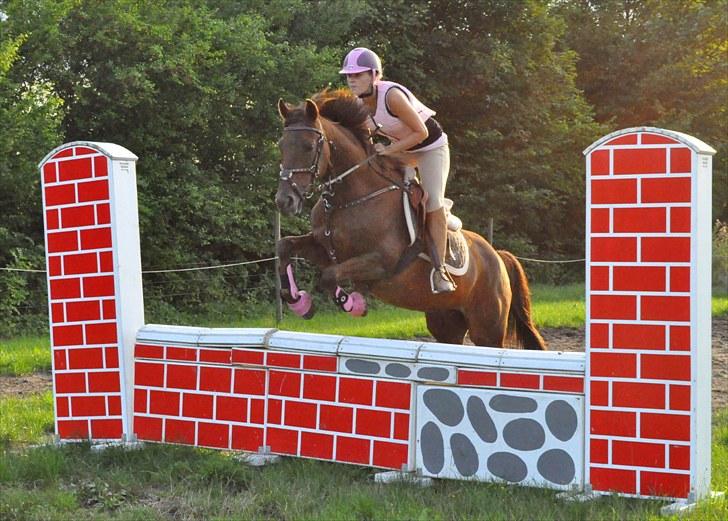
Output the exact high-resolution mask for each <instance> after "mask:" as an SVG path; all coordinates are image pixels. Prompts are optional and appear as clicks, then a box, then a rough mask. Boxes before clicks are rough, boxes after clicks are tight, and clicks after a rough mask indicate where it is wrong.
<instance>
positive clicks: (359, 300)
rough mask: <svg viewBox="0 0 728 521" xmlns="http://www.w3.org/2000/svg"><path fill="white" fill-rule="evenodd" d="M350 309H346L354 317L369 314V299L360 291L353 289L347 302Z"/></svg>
mask: <svg viewBox="0 0 728 521" xmlns="http://www.w3.org/2000/svg"><path fill="white" fill-rule="evenodd" d="M347 304H348V306H347V307H349V309H347V310H346V311H347V312H348V313H349V314H350V315H351V316H352V317H364V316H366V314H367V299H366V298H364V295H362V294H361V293H359V292H358V291H352V292H351V295H349V298H348V302H347Z"/></svg>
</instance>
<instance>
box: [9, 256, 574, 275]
mask: <svg viewBox="0 0 728 521" xmlns="http://www.w3.org/2000/svg"><path fill="white" fill-rule="evenodd" d="M277 258H278V257H268V258H266V259H259V260H254V261H245V262H231V263H229V264H219V265H216V266H199V267H196V268H176V269H170V270H146V271H142V273H179V272H183V271H202V270H217V269H221V268H231V267H233V266H245V265H248V264H260V263H262V262H270V261H274V260H276V259H277ZM516 259H518V260H523V261H529V262H542V263H546V264H567V263H571V262H584V261H585V260H586V259H569V260H544V259H531V258H529V257H518V256H516ZM293 260H303V259H300V258H297V257H294V258H293ZM0 271H17V272H21V273H46V270H32V269H21V268H0Z"/></svg>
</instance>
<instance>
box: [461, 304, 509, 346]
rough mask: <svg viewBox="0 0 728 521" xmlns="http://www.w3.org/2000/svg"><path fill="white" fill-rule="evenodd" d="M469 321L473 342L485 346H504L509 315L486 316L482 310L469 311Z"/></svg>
mask: <svg viewBox="0 0 728 521" xmlns="http://www.w3.org/2000/svg"><path fill="white" fill-rule="evenodd" d="M467 321H468V324H469V326H470V329H469V331H468V332H469V333H470V340H472V341H473V344H475V345H476V346H483V347H503V344H504V343H505V340H506V326H507V324H508V320H507V317H505V316H499V317H491V316H485V314H484V313H482V312H481V313H473V312H469V313H468V316H467Z"/></svg>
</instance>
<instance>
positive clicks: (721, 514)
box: [0, 285, 728, 521]
mask: <svg viewBox="0 0 728 521" xmlns="http://www.w3.org/2000/svg"><path fill="white" fill-rule="evenodd" d="M533 298H534V316H535V320H536V322H537V323H538V325H539V326H540V327H580V326H583V323H584V301H583V286H581V285H574V286H568V287H566V288H564V287H560V288H549V287H536V288H534V291H533ZM726 312H728V297H725V296H718V297H714V298H713V313H714V315H717V314H723V313H726ZM270 315H271V316H272V312H271V313H270ZM198 325H199V324H198ZM207 325H218V326H236V327H275V323H273V322H272V318H270V317H268V318H262V319H245V320H240V321H232V322H229V323H224V324H223V323H209V324H207ZM279 328H281V329H288V330H295V331H311V332H326V333H332V334H343V335H352V336H376V337H387V338H412V337H413V336H420V335H427V334H428V333H427V330H426V328H425V322H424V319H423V317H422V316H421V314H419V313H415V312H409V311H404V310H399V309H394V308H391V307H389V306H382V305H377V306H375V307H374V308H373V309H372V310H371V312H370V314H369V315H368V316H367V317H365V318H363V319H358V320H357V319H352V318H350V317H348V316H346V315H344V314H343V313H340V312H332V311H325V312H322V313H320V314H319V315H317V316H316V317H315V318H314V319H313V320H311V321H303V320H301V319H298V318H296V317H290V316H287V317H286V318H285V320H284V321H283V323H281V324H280V325H279ZM49 351H50V350H49V342H48V339H47V338H45V337H44V338H21V339H14V340H10V341H7V340H0V374H5V375H18V374H27V373H30V372H36V371H47V370H48V369H49V367H50V353H49ZM713 424H714V426H713V475H712V481H713V489H714V490H721V491H725V490H726V489H728V410H725V411H722V412H721V413H720V414H718V415H717V416H716V417H715V418H714V422H713ZM52 431H53V404H52V397H51V393H50V392H45V393H43V394H40V395H33V396H30V397H27V398H15V397H0V448H1V450H2V452H1V453H0V520H2V521H19V520H85V519H89V520H90V519H93V520H106V519H109V520H110V519H114V520H140V521H141V520H144V521H146V520H175V521H176V520H198V519H219V520H223V519H226V520H227V519H229V520H298V519H311V520H314V519H316V520H318V519H326V520H328V519H332V520H333V519H336V520H338V519H341V520H375V519H376V520H379V519H381V520H393V519H396V520H399V519H406V520H411V519H413V520H423V521H430V520H460V519H462V520H471V519H483V520H496V521H497V520H503V521H505V520H514V519H515V520H553V521H557V520H558V521H571V520H573V521H577V520H579V521H580V520H614V521H617V520H655V521H657V520H659V519H665V518H662V517H660V516H659V509H660V506H662V505H663V503H662V502H658V501H644V500H633V499H625V498H615V497H605V498H601V499H598V500H595V501H590V502H586V503H568V502H564V501H560V500H557V499H556V498H555V492H553V491H548V490H539V489H528V488H521V487H514V486H506V485H500V484H483V483H475V482H463V481H449V480H437V481H435V483H434V485H433V486H432V487H431V488H427V489H422V488H419V487H416V486H412V485H406V484H397V485H387V486H383V485H378V484H375V483H374V482H373V479H372V477H373V474H374V471H373V470H372V469H368V468H360V467H354V466H347V465H336V464H330V463H325V462H319V461H312V460H299V459H284V460H282V462H281V463H279V464H277V465H273V466H270V467H265V468H249V467H246V466H244V465H242V464H241V463H239V462H237V461H236V460H235V459H234V458H233V457H232V455H231V454H228V453H224V452H216V451H208V450H200V449H191V448H184V447H174V446H159V445H156V446H155V445H147V446H145V448H143V449H141V450H132V451H124V450H121V449H111V450H108V451H105V452H102V453H96V452H93V451H91V450H90V449H89V446H88V445H87V444H74V445H66V446H63V447H60V448H56V447H52V446H44V447H36V448H30V447H29V446H30V445H31V444H38V443H44V442H48V441H49V440H50V439H51V433H52ZM681 519H688V520H701V521H702V520H715V521H718V520H721V521H723V520H725V519H728V501H726V500H713V501H707V502H704V503H703V504H701V505H700V507H699V508H698V509H697V510H696V511H694V512H693V513H691V514H689V515H687V516H685V517H683V518H681Z"/></svg>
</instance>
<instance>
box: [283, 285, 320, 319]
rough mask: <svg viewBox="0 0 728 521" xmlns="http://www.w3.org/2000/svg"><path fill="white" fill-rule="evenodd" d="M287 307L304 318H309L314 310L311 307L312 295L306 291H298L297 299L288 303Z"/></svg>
mask: <svg viewBox="0 0 728 521" xmlns="http://www.w3.org/2000/svg"><path fill="white" fill-rule="evenodd" d="M288 309H290V310H291V311H293V312H294V313H295V314H296V315H298V316H299V317H302V318H304V319H306V320H308V319H309V318H311V317H312V316H313V315H314V313H315V312H316V311H315V310H314V307H313V297H311V295H310V294H309V293H308V292H306V291H300V292H299V293H298V299H297V300H296V301H294V302H289V303H288Z"/></svg>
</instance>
